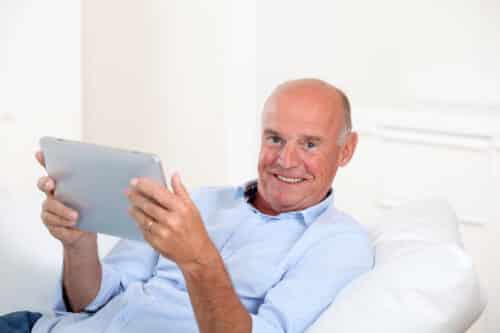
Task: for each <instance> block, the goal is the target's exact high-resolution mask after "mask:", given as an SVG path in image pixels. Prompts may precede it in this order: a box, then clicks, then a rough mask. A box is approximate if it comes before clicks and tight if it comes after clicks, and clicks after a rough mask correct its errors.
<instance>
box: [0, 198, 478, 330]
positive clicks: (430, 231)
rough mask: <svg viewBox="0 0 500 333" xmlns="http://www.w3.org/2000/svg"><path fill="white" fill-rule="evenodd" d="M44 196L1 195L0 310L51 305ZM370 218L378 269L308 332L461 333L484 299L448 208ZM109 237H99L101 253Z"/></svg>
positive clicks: (57, 255)
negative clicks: (42, 216) (42, 211)
mask: <svg viewBox="0 0 500 333" xmlns="http://www.w3.org/2000/svg"><path fill="white" fill-rule="evenodd" d="M41 201H42V197H41V195H34V196H32V197H26V198H16V200H15V202H13V200H10V201H9V200H5V198H3V200H2V198H0V211H2V214H1V215H0V234H1V235H2V242H0V250H1V253H2V264H1V265H0V267H1V269H2V272H1V274H0V279H1V281H0V288H1V289H0V294H1V295H2V296H3V297H1V298H0V313H6V312H12V311H16V310H26V309H29V310H32V311H40V312H44V313H47V312H48V311H50V305H51V304H52V297H53V291H54V290H55V288H56V285H57V282H58V278H59V274H60V267H61V249H60V245H59V244H58V242H57V241H55V240H53V239H51V237H50V236H49V235H48V232H47V231H46V229H45V228H44V227H43V225H42V224H41V222H40V219H39V214H40V203H41ZM370 225H372V227H370V232H371V235H372V237H373V240H374V244H375V247H376V264H375V268H374V269H373V270H372V271H371V272H369V273H367V274H365V275H363V276H362V277H360V278H359V279H357V280H356V281H354V282H352V283H351V284H350V285H349V286H348V287H347V288H345V289H344V290H343V291H342V292H341V293H340V294H339V296H338V297H337V299H336V301H335V302H334V303H333V304H332V305H331V306H330V307H329V308H328V309H326V310H325V312H324V313H323V314H322V315H321V317H320V318H319V319H318V320H317V321H316V323H315V324H314V325H313V326H312V327H311V328H310V329H309V330H308V333H333V332H335V333H356V332H372V333H373V332H384V333H401V332H405V333H412V332H415V333H458V332H465V331H466V329H467V328H468V327H469V326H470V325H471V324H472V323H473V321H474V320H475V319H477V318H478V316H479V315H480V313H481V312H482V310H483V309H484V306H485V299H484V297H482V294H481V292H480V286H479V281H478V278H477V276H476V273H475V272H474V268H473V266H472V262H471V259H470V257H469V256H468V255H467V254H466V253H465V252H464V250H463V247H462V244H461V241H460V235H459V232H458V228H457V219H456V217H455V215H454V213H453V211H452V210H451V208H450V207H449V206H448V205H447V204H446V203H445V202H442V201H436V200H431V201H418V202H413V203H409V204H406V205H403V206H401V207H399V208H396V209H393V210H391V211H389V212H387V213H386V214H384V215H383V216H381V217H380V218H379V219H377V221H376V223H372V224H370ZM114 242H115V239H113V238H109V237H100V245H101V247H100V252H101V254H104V253H106V252H107V250H109V249H110V248H111V246H112V245H113V244H114Z"/></svg>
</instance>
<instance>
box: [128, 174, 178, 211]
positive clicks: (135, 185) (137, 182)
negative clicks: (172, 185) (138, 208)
mask: <svg viewBox="0 0 500 333" xmlns="http://www.w3.org/2000/svg"><path fill="white" fill-rule="evenodd" d="M130 185H131V186H132V189H134V190H137V191H139V192H140V193H141V194H143V195H145V196H146V197H148V198H150V199H153V200H154V201H156V202H157V203H159V204H160V205H161V206H163V207H164V208H165V209H168V210H175V209H177V208H178V207H179V203H178V202H177V198H176V197H175V195H174V194H173V193H172V192H170V190H169V189H168V188H166V187H165V186H163V185H161V184H159V183H157V182H155V181H153V180H151V179H149V178H144V177H141V178H134V179H132V180H131V182H130Z"/></svg>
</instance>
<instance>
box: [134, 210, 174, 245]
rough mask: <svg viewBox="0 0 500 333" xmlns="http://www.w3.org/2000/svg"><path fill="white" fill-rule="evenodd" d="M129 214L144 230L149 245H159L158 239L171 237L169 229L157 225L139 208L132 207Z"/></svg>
mask: <svg viewBox="0 0 500 333" xmlns="http://www.w3.org/2000/svg"><path fill="white" fill-rule="evenodd" d="M129 214H130V216H132V218H133V219H134V220H135V222H136V223H137V225H138V226H139V229H141V230H142V233H143V234H144V239H146V240H148V242H149V243H152V242H155V243H157V242H158V238H160V239H165V237H167V236H168V235H169V232H168V228H166V227H165V226H163V225H160V224H159V223H157V222H156V221H155V220H153V219H152V218H151V217H150V216H148V215H147V214H145V213H144V212H143V211H141V210H140V209H139V208H137V207H130V208H129ZM152 245H153V244H152Z"/></svg>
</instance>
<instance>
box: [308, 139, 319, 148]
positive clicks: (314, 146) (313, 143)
mask: <svg viewBox="0 0 500 333" xmlns="http://www.w3.org/2000/svg"><path fill="white" fill-rule="evenodd" d="M317 146H318V145H317V144H316V142H314V141H306V148H307V149H313V148H316V147H317Z"/></svg>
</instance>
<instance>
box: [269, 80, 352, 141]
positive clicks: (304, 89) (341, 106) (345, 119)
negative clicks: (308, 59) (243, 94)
mask: <svg viewBox="0 0 500 333" xmlns="http://www.w3.org/2000/svg"><path fill="white" fill-rule="evenodd" d="M283 96H295V97H296V98H303V99H307V100H308V102H309V103H311V104H312V106H313V105H314V104H323V105H325V104H326V105H327V106H328V107H327V110H329V111H330V112H333V113H335V114H336V116H337V117H336V119H337V121H339V122H340V123H341V124H343V128H342V129H341V130H340V131H339V137H338V144H339V145H341V144H343V143H344V141H345V138H346V136H347V134H348V133H349V132H351V130H352V121H351V106H350V103H349V99H348V98H347V96H346V95H345V94H344V92H342V90H340V89H338V88H337V87H335V86H333V85H331V84H329V83H327V82H325V81H322V80H319V79H298V80H291V81H287V82H284V83H282V84H281V85H279V86H278V87H276V89H275V90H274V91H273V93H272V94H271V95H270V96H269V98H268V99H267V101H266V106H267V105H268V104H269V103H274V102H275V101H276V100H277V99H279V98H280V97H283ZM264 110H266V107H265V108H264Z"/></svg>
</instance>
